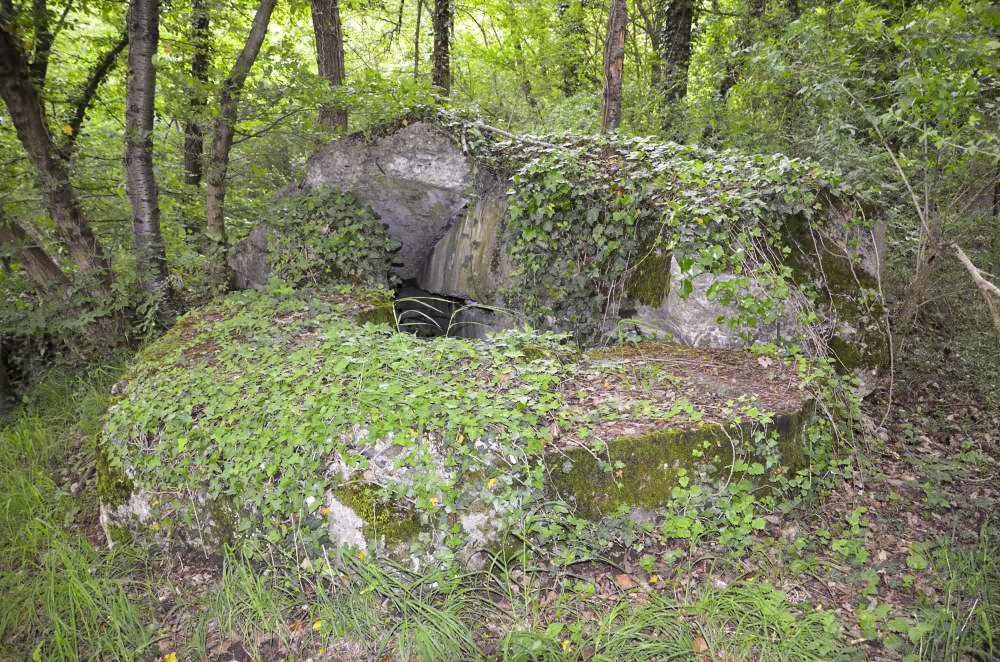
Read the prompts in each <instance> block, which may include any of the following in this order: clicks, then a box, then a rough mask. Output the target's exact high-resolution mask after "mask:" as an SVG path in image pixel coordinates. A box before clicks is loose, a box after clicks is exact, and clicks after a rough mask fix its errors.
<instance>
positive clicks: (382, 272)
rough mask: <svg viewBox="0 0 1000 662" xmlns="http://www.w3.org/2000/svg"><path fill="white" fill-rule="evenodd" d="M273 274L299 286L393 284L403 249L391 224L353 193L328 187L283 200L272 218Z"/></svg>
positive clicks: (279, 201) (273, 212)
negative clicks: (395, 257) (395, 259)
mask: <svg viewBox="0 0 1000 662" xmlns="http://www.w3.org/2000/svg"><path fill="white" fill-rule="evenodd" d="M268 227H269V234H268V246H269V248H270V250H271V256H272V259H271V267H272V272H273V274H274V275H275V276H277V277H278V278H281V279H284V280H286V281H288V282H290V283H292V284H294V285H306V284H309V285H317V284H324V283H343V282H347V283H353V284H357V285H368V286H373V287H377V286H384V285H388V284H390V282H391V277H390V261H391V258H390V256H391V254H392V253H393V252H394V251H395V250H396V249H397V248H399V244H398V242H396V241H395V240H393V239H392V238H391V237H390V236H389V233H388V232H387V231H386V228H385V226H384V225H383V224H382V222H381V221H380V220H379V218H378V216H376V215H375V212H373V211H372V210H371V209H369V208H368V207H366V206H364V205H363V204H361V202H360V201H358V199H357V198H356V197H354V196H353V195H351V194H350V193H342V192H340V191H336V190H334V189H329V188H322V189H317V190H314V191H309V192H307V193H302V194H298V195H292V196H286V197H282V198H279V199H278V200H277V201H276V202H275V203H274V204H273V205H272V207H271V216H270V218H269V219H268Z"/></svg>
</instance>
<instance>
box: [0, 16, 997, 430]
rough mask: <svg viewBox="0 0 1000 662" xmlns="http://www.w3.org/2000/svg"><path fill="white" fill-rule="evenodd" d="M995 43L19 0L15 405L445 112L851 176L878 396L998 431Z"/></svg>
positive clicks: (828, 27) (12, 22)
mask: <svg viewBox="0 0 1000 662" xmlns="http://www.w3.org/2000/svg"><path fill="white" fill-rule="evenodd" d="M998 51H1000V9H998V8H997V7H996V6H995V5H993V4H992V3H989V2H957V1H955V2H918V1H907V2H902V1H900V2H894V1H885V2H874V1H862V0H849V1H847V2H812V1H809V0H782V1H780V2H779V1H777V0H746V1H743V0H713V1H712V2H701V1H696V0H681V1H666V0H662V1H661V0H634V1H633V0H630V1H629V2H627V3H626V2H624V1H623V0H613V1H612V2H607V1H605V0H537V1H535V0H524V1H520V2H516V3H510V2H490V1H484V2H476V3H472V2H460V1H454V2H452V1H448V0H437V1H435V0H416V1H414V0H399V2H360V1H359V2H338V1H337V0H313V2H312V3H311V4H310V3H307V2H302V1H293V2H280V3H279V2H276V0H261V2H260V4H259V5H254V4H252V3H251V4H246V3H241V2H239V1H238V0H233V1H232V2H217V1H216V0H191V1H190V2H187V1H182V0H173V1H172V2H167V3H162V4H161V3H160V2H157V1H155V0H132V2H131V3H123V2H107V1H98V0H87V1H82V0H66V1H65V2H63V1H58V2H53V1H47V0H32V2H30V3H29V2H18V1H17V0H2V2H0V95H2V97H3V100H4V104H5V108H6V112H5V113H3V114H0V169H2V173H3V174H2V178H0V302H2V305H0V403H2V409H0V411H2V410H4V409H11V408H13V407H15V406H17V405H18V404H19V403H26V405H27V406H29V407H30V405H31V403H32V402H33V399H32V398H34V397H35V396H33V395H32V393H34V391H32V390H31V389H32V385H33V384H36V383H40V382H44V379H43V377H44V376H45V375H46V374H50V373H49V372H48V371H50V370H51V369H52V367H53V366H56V367H58V369H60V370H64V371H69V370H76V369H79V368H81V367H87V366H91V367H92V366H94V365H98V364H103V363H106V362H108V361H111V362H114V361H120V360H121V358H120V357H121V352H122V351H125V352H126V353H127V352H128V351H130V349H129V348H133V349H134V348H135V347H136V346H138V345H139V344H141V343H142V342H144V341H146V340H148V339H150V338H153V337H155V336H156V335H157V334H159V333H160V332H161V331H162V330H163V329H164V328H166V327H167V326H169V324H170V323H171V321H172V320H173V319H175V318H176V316H177V315H179V314H181V313H182V312H183V311H184V310H187V309H190V308H191V307H194V306H196V305H198V304H200V303H202V302H205V301H208V300H210V299H211V298H213V297H215V296H218V295H219V294H220V293H222V292H223V291H224V290H225V289H226V287H227V285H228V274H227V268H226V266H225V261H224V255H225V253H226V250H227V247H228V246H230V245H231V244H232V243H233V241H234V240H237V239H239V238H241V237H242V236H245V235H246V233H248V232H249V230H250V229H251V228H252V227H253V225H254V224H255V223H256V222H257V221H258V220H260V219H261V218H263V217H265V216H266V214H267V213H268V211H267V210H268V205H269V204H270V201H271V200H272V199H273V196H274V195H275V194H276V193H277V192H278V191H280V190H282V189H283V188H285V187H287V186H288V185H289V184H292V183H295V182H296V181H298V179H299V178H300V177H301V174H302V173H303V170H304V167H305V164H306V161H307V159H308V158H309V156H310V155H311V154H312V153H313V152H314V151H315V150H316V149H317V148H318V147H319V146H321V145H323V144H325V143H326V142H328V141H329V140H331V139H333V138H334V137H336V136H337V135H342V134H343V133H345V132H354V131H375V130H377V129H378V128H379V127H382V126H383V125H385V124H386V123H388V122H391V121H394V120H396V119H397V118H399V117H401V116H403V115H405V114H406V113H408V112H410V111H411V110H412V109H414V108H418V107H421V106H427V107H429V106H435V105H444V106H447V107H449V108H451V109H453V110H455V111H457V112H460V113H466V114H468V115H469V116H474V117H477V118H480V119H481V120H482V121H483V122H485V123H487V124H489V125H492V126H494V127H497V128H500V129H502V130H505V131H510V132H516V133H528V134H558V133H564V132H572V133H577V134H596V133H599V132H601V131H609V130H616V131H617V132H619V133H620V134H622V135H643V136H646V135H648V136H655V137H657V138H659V139H662V140H671V141H676V142H679V143H685V144H698V145H702V146H706V147H711V148H714V149H720V150H723V149H730V148H735V149H740V150H744V151H747V152H751V153H767V154H770V153H782V154H786V155H788V156H792V157H803V158H808V159H812V160H814V161H817V162H819V163H820V164H822V165H824V166H826V167H829V168H831V169H833V170H836V171H838V172H840V173H841V174H842V175H843V177H844V178H845V179H846V180H847V181H848V182H849V183H850V184H851V185H853V186H855V187H857V188H858V189H859V190H863V191H866V192H869V194H870V197H871V198H872V199H875V200H877V201H878V204H879V214H880V217H881V218H882V219H883V220H884V221H885V222H886V228H887V229H886V239H887V244H886V246H887V255H886V256H885V258H886V271H885V273H884V274H882V283H881V286H882V288H883V295H884V297H885V300H886V302H887V304H888V305H887V315H888V317H889V319H890V321H891V330H892V338H891V341H892V342H891V346H892V348H893V350H894V351H893V352H892V353H891V356H890V357H887V361H886V364H885V366H884V368H883V371H882V372H883V376H884V383H883V385H882V386H881V388H880V389H879V390H877V391H876V393H875V394H874V395H873V396H872V398H870V400H869V405H870V406H872V407H881V408H882V409H883V410H886V411H888V410H892V409H894V408H897V409H898V408H900V407H904V405H905V404H906V403H907V402H908V401H907V397H908V396H909V397H910V398H911V399H910V400H909V403H910V404H911V405H912V406H913V407H917V408H919V409H920V410H921V412H923V413H922V414H921V415H922V416H929V417H931V418H933V419H934V420H939V421H942V420H945V419H946V418H947V416H950V415H957V414H956V412H958V411H959V410H958V409H956V407H958V405H956V404H955V402H957V401H961V402H963V403H966V404H967V405H968V407H966V408H965V409H961V411H962V412H963V413H962V416H966V417H971V419H973V420H977V421H980V422H981V421H982V420H983V419H982V416H986V417H987V419H988V420H993V421H995V418H993V419H989V416H992V415H994V414H992V413H991V412H995V411H996V408H997V407H998V406H1000V401H998V396H997V393H998V392H1000V387H998V385H1000V349H998V348H1000V342H998V334H1000V314H998V306H1000V290H998V289H997V285H996V284H997V282H998V278H997V274H1000V220H998V218H1000V179H998V176H1000V137H998V136H1000V126H998V121H1000V112H998V90H1000V77H998V72H997V65H998V62H1000V58H998ZM616 102H617V105H616ZM123 348H124V350H123ZM113 357H117V358H113ZM889 384H894V388H895V390H894V391H893V390H892V388H890V386H889ZM928 384H936V385H937V388H936V389H934V388H932V389H931V390H930V391H929V392H928V390H927V388H928ZM958 396H961V397H958ZM893 398H895V399H893ZM956 398H958V399H957V400H956ZM928 403H929V404H928ZM946 403H951V404H946ZM963 406H965V405H963ZM899 411H901V412H903V413H902V414H900V416H899V420H900V421H901V423H905V424H907V425H910V424H912V425H916V426H917V428H919V429H918V430H917V431H916V432H913V434H914V435H915V436H916V438H920V437H921V435H923V436H924V437H928V436H929V437H934V435H933V434H931V432H930V428H929V427H927V426H930V425H931V424H930V423H926V421H924V422H923V423H920V424H917V423H913V422H912V420H909V419H907V416H906V415H904V414H907V412H909V413H912V411H911V410H906V409H900V410H899ZM983 412H985V414H984V413H983ZM878 417H879V418H882V412H881V411H880V413H879V416H878ZM959 418H961V416H959ZM887 420H890V421H891V420H895V419H890V418H889V417H888V416H887V418H882V422H883V423H885V422H886V421H887ZM921 420H923V419H921ZM962 420H965V419H962ZM949 422H952V421H949ZM921 425H924V427H920V426H921ZM925 428H926V429H925ZM994 450H995V449H994Z"/></svg>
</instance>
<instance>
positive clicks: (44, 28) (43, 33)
mask: <svg viewBox="0 0 1000 662" xmlns="http://www.w3.org/2000/svg"><path fill="white" fill-rule="evenodd" d="M31 22H32V23H33V27H34V32H35V34H34V43H35V50H34V54H33V57H32V58H31V80H32V81H33V82H34V83H35V86H36V87H37V88H38V89H39V90H41V89H44V88H45V78H46V76H47V75H48V72H49V55H50V54H51V53H52V42H53V41H54V40H55V35H54V34H52V31H51V30H50V29H49V7H48V3H46V1H45V0H32V2H31Z"/></svg>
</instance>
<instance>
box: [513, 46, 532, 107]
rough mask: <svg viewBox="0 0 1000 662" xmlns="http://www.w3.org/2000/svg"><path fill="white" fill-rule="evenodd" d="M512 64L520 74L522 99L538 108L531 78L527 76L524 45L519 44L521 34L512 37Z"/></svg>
mask: <svg viewBox="0 0 1000 662" xmlns="http://www.w3.org/2000/svg"><path fill="white" fill-rule="evenodd" d="M514 64H515V66H516V67H517V70H518V72H519V73H520V75H521V91H522V92H524V100H525V101H527V102H528V106H530V107H531V108H538V100H537V99H535V95H534V93H533V92H532V90H531V78H530V77H529V76H528V65H527V63H526V62H525V61H524V47H523V46H521V35H515V37H514Z"/></svg>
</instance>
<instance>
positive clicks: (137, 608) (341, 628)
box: [0, 368, 1000, 660]
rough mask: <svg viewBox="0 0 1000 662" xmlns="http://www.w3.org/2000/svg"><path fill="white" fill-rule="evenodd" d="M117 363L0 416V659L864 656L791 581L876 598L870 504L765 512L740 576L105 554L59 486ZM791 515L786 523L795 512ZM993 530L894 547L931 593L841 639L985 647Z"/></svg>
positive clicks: (84, 513)
mask: <svg viewBox="0 0 1000 662" xmlns="http://www.w3.org/2000/svg"><path fill="white" fill-rule="evenodd" d="M118 374H119V373H118V370H117V369H112V368H103V369H98V370H94V371H91V372H90V373H89V374H87V375H84V376H78V377H74V376H67V375H55V374H53V375H51V376H50V377H49V378H48V379H46V380H44V381H42V382H41V383H39V384H38V385H37V386H36V387H35V388H34V389H33V391H32V392H31V393H30V394H29V397H28V398H27V402H26V404H25V405H24V406H23V407H22V408H21V409H20V410H19V411H17V412H15V413H14V414H13V415H12V416H10V417H8V419H6V420H4V421H3V422H2V424H0V442H2V443H0V471H2V474H0V602H2V604H3V605H5V607H6V606H8V605H15V606H16V608H14V609H10V608H5V609H2V610H0V658H3V659H40V660H47V659H58V660H64V659H69V660H74V659H99V658H103V659H125V660H127V659H150V658H154V657H155V658H160V657H162V656H168V655H170V654H171V653H173V654H174V655H176V657H177V659H192V660H209V659H215V658H217V657H218V656H219V655H221V654H224V653H228V654H230V655H233V656H234V657H240V656H243V658H242V659H275V658H285V659H287V658H289V657H294V658H296V659H303V658H305V657H310V656H311V657H313V659H338V660H371V659H385V658H387V659H393V660H417V659H424V660H426V659H440V660H459V659H462V660H466V659H503V660H581V659H593V660H619V659H620V660H624V659H628V660H658V659H761V660H800V659H801V660H809V659H813V660H835V659H859V658H861V657H864V652H863V651H862V650H859V649H858V648H857V647H856V644H858V643H859V642H860V641H862V639H856V638H854V637H855V634H852V633H851V631H850V628H848V627H847V625H848V624H847V623H846V621H847V620H849V619H850V618H851V614H850V613H845V612H844V611H842V610H840V609H837V605H836V604H835V603H831V602H830V601H829V600H828V599H827V596H826V595H825V593H824V592H823V591H819V592H817V593H814V594H812V595H809V594H803V593H802V588H803V586H805V585H807V584H809V582H810V581H811V580H812V579H816V578H819V579H822V580H823V582H829V581H832V580H833V579H834V578H836V577H837V576H838V574H837V572H838V571H837V570H836V568H838V567H839V566H842V565H846V566H849V567H851V568H854V569H855V572H856V573H857V574H858V576H859V577H860V580H859V581H863V582H865V583H868V584H870V585H871V586H872V589H871V591H872V592H871V595H872V596H873V597H878V598H879V599H881V597H882V596H881V593H880V591H881V589H879V588H878V587H877V579H875V580H870V579H866V578H869V577H872V576H874V575H873V574H871V573H872V570H870V567H871V559H869V558H868V553H867V552H865V551H864V548H865V547H868V548H869V549H871V550H872V551H873V552H874V551H875V550H877V549H878V546H877V544H878V541H874V544H875V547H874V548H872V543H873V541H870V540H867V541H866V539H865V535H864V532H865V530H866V528H867V527H869V526H871V524H872V521H873V517H874V515H873V513H870V512H864V511H863V510H857V511H855V512H852V513H848V514H846V515H844V522H845V523H844V525H843V526H842V527H840V528H836V529H831V530H830V531H828V532H824V531H823V530H822V529H821V528H820V527H818V526H816V525H803V528H801V529H799V530H798V532H797V533H796V534H795V535H791V534H787V533H785V534H782V535H783V536H785V538H769V537H768V536H767V535H766V534H767V533H768V532H769V531H770V530H771V529H770V527H769V529H768V531H764V532H759V533H757V534H753V535H754V536H755V537H754V538H753V539H754V540H755V542H754V543H753V544H752V545H751V548H750V551H749V554H750V557H752V556H754V555H759V556H761V557H762V558H764V559H765V562H764V563H763V565H762V566H760V567H761V568H762V570H758V571H755V572H748V571H747V570H746V568H748V567H752V566H753V562H752V559H751V558H750V557H747V556H746V553H747V552H746V551H744V552H741V554H743V555H742V556H733V555H731V554H727V553H726V552H725V551H724V550H721V549H719V548H713V547H712V546H711V544H710V543H711V541H706V540H699V541H690V542H691V549H690V550H689V551H684V550H680V551H678V548H677V547H676V546H675V547H673V548H661V549H646V550H645V553H644V555H643V556H642V558H641V559H638V561H637V562H636V561H635V559H633V560H632V561H629V558H630V557H629V555H628V553H626V554H625V556H624V557H623V556H622V555H621V554H617V555H616V554H613V553H612V552H614V550H612V549H611V548H609V547H597V546H591V547H586V546H578V547H577V548H576V549H575V551H574V553H575V555H576V556H575V557H574V558H572V559H564V560H563V561H562V562H554V559H550V558H546V557H545V556H544V555H540V554H539V552H540V551H541V550H539V549H538V548H535V547H532V546H530V545H527V544H526V545H523V546H517V545H516V544H515V545H514V547H512V548H509V549H508V550H507V553H505V554H498V555H496V556H494V557H491V558H490V559H489V562H488V563H487V564H486V566H485V567H484V568H483V569H482V570H480V571H476V572H467V571H461V570H460V569H458V568H457V567H456V566H454V565H452V566H447V567H439V566H434V565H431V566H426V567H424V568H423V569H422V570H421V571H420V572H414V571H413V570H412V569H410V568H408V567H403V566H400V565H398V564H394V563H392V562H390V561H387V560H385V559H376V558H374V557H366V556H364V555H363V554H362V555H351V554H345V555H343V557H342V558H340V559H339V560H338V559H334V558H331V559H329V561H330V562H331V563H330V565H329V566H328V567H326V568H325V569H324V570H323V571H322V572H317V573H313V574H310V575H305V576H303V575H301V574H300V573H293V572H290V571H289V568H287V567H284V566H283V565H282V563H281V561H280V560H269V559H264V560H261V559H257V560H256V561H250V560H248V559H246V558H243V557H240V556H238V555H234V554H229V555H227V556H226V557H225V558H224V559H222V560H221V564H220V565H219V566H218V567H219V568H220V570H219V571H218V572H215V571H213V570H211V569H209V570H208V571H199V572H198V573H192V571H191V570H190V565H191V561H190V560H187V561H184V562H183V563H179V564H178V563H176V562H174V563H173V564H171V563H164V562H163V560H162V559H160V560H157V559H155V557H147V556H146V554H145V553H143V552H139V551H137V550H136V549H133V548H131V547H129V546H119V547H118V548H116V550H115V551H113V552H109V551H107V550H106V549H104V547H103V544H102V543H103V541H102V540H101V537H100V535H99V534H97V533H96V531H97V529H96V526H95V522H94V518H95V516H96V503H95V502H96V497H95V494H94V493H93V483H92V479H88V480H87V481H85V486H84V488H83V490H82V491H81V492H80V493H79V494H75V495H73V494H70V492H71V491H74V489H73V488H72V487H71V486H68V485H67V482H68V481H69V480H71V479H72V477H73V475H74V474H75V473H77V472H79V473H81V474H82V475H88V472H89V469H88V468H87V467H90V466H92V465H93V461H94V459H93V447H92V445H91V440H92V439H93V436H94V435H95V434H96V433H97V431H98V430H99V429H100V426H101V415H102V412H103V411H104V409H105V407H106V405H107V401H108V396H107V394H108V393H109V390H110V384H111V383H112V382H114V381H115V380H116V378H117V376H118ZM977 461H978V460H977ZM919 468H920V467H918V466H916V465H914V470H918V469H919ZM928 475H930V474H928ZM955 476H956V474H954V472H952V473H950V474H949V475H948V477H947V479H948V481H952V480H954V479H955ZM932 505H933V503H929V504H928V507H930V506H932ZM810 510H811V508H810ZM793 515H795V514H794V513H793ZM795 516H796V517H797V518H798V519H797V520H796V523H795V526H796V527H798V526H799V525H800V524H802V523H803V522H805V521H807V520H808V519H809V514H808V513H799V515H795ZM824 533H825V535H826V536H827V537H826V538H824V537H823V534H824ZM513 542H515V543H516V541H513ZM997 542H998V540H997V536H996V531H995V528H994V527H993V524H992V523H991V522H987V523H986V524H985V525H984V528H983V531H982V532H981V535H980V536H979V537H978V540H977V542H975V544H972V545H963V544H961V543H960V542H959V541H958V540H955V539H942V540H936V541H929V542H927V543H926V544H920V545H918V544H914V545H912V546H911V552H910V556H909V557H908V558H907V559H906V564H907V566H908V568H907V571H908V572H910V573H912V574H913V575H915V576H918V577H921V578H922V579H918V580H917V581H918V583H919V582H920V581H926V582H927V583H931V584H933V585H935V586H938V587H939V590H940V592H941V594H942V598H941V599H940V600H938V601H936V602H935V601H933V600H926V601H924V602H918V603H916V604H914V605H912V606H911V607H909V608H906V609H899V608H890V607H888V604H887V603H885V602H880V601H875V602H872V603H871V604H870V605H869V606H868V607H866V608H865V609H864V610H861V611H859V614H860V616H859V618H860V625H861V637H862V638H867V637H870V638H871V640H873V641H881V642H882V644H884V646H885V647H884V648H881V649H879V650H881V651H882V652H883V653H884V654H885V655H886V656H887V657H888V658H889V659H912V660H919V659H924V660H942V659H956V660H957V659H963V656H965V657H969V656H971V657H973V658H974V659H991V657H993V656H995V655H996V652H997V642H996V632H997V627H998V622H1000V590H998V585H1000V565H998V563H997V561H996V559H995V558H994V557H995V555H994V551H995V549H996V546H997ZM706 543H708V547H705V546H704V545H705V544H706ZM828 546H830V547H832V549H833V550H834V551H833V556H832V557H831V556H830V554H829V548H828ZM616 549H617V548H616ZM699 549H700V550H701V551H697V550H699ZM706 549H707V550H710V551H709V553H707V554H706V552H705V550H706ZM712 550H714V551H712ZM837 550H840V551H837ZM619 551H621V550H619ZM714 555H718V556H717V558H714ZM629 563H632V565H630V566H629V567H628V568H626V567H623V565H622V564H629ZM152 568H156V571H155V572H154V571H152V570H151V569H152ZM671 571H672V572H673V574H668V573H670V572H671ZM615 573H619V574H617V575H616V574H615ZM611 576H613V577H615V579H614V581H609V580H608V579H607V578H608V577H611ZM626 576H627V577H630V578H632V579H628V580H626V579H622V577H626ZM722 577H727V578H728V579H727V580H726V581H723V580H722V579H721V578H722ZM195 578H198V579H197V581H196V580H195ZM903 581H904V583H905V582H906V581H907V580H906V579H905V577H904V579H903ZM910 581H912V580H910ZM866 590H867V589H866ZM876 591H878V592H879V593H878V594H877V595H876ZM163 596H168V597H169V599H168V600H167V601H166V602H163ZM855 632H856V631H855ZM866 640H867V639H866ZM869 652H870V651H869Z"/></svg>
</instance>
